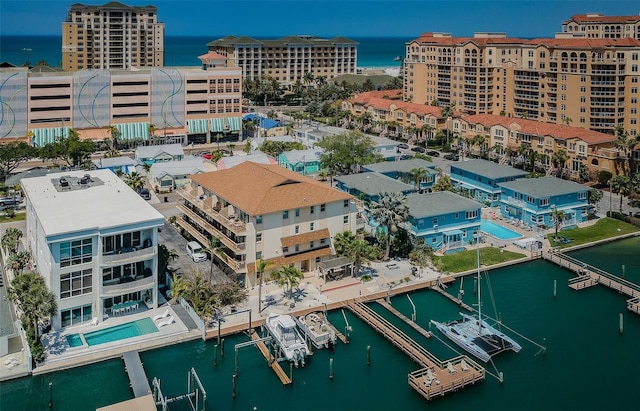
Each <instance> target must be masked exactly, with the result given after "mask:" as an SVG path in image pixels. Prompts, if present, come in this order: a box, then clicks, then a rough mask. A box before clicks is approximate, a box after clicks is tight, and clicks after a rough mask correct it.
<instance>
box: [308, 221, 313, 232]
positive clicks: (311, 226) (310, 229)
mask: <svg viewBox="0 0 640 411" xmlns="http://www.w3.org/2000/svg"><path fill="white" fill-rule="evenodd" d="M309 231H313V223H309Z"/></svg>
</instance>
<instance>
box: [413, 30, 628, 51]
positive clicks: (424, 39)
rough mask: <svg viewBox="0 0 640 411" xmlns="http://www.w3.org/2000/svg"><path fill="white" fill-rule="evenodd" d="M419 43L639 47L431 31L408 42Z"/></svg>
mask: <svg viewBox="0 0 640 411" xmlns="http://www.w3.org/2000/svg"><path fill="white" fill-rule="evenodd" d="M414 41H415V42H418V43H420V44H423V43H424V44H438V45H444V46H462V45H463V44H466V43H473V44H476V45H478V46H486V45H491V44H514V45H518V44H522V45H533V46H546V47H567V48H598V47H600V48H602V47H625V46H627V47H639V46H640V40H636V39H632V38H624V39H602V38H582V37H579V38H538V39H531V40H529V39H520V38H515V37H435V36H434V35H433V33H424V34H422V35H421V36H420V37H418V38H417V39H415V40H413V41H411V42H409V43H412V42H414Z"/></svg>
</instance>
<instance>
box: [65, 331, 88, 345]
mask: <svg viewBox="0 0 640 411" xmlns="http://www.w3.org/2000/svg"><path fill="white" fill-rule="evenodd" d="M67 342H68V343H69V347H72V348H73V347H81V346H82V345H83V344H84V343H83V342H82V338H81V337H80V334H71V335H67Z"/></svg>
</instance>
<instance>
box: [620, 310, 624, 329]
mask: <svg viewBox="0 0 640 411" xmlns="http://www.w3.org/2000/svg"><path fill="white" fill-rule="evenodd" d="M623 332H624V319H623V317H622V313H620V334H622V333H623Z"/></svg>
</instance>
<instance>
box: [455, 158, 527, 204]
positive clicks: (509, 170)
mask: <svg viewBox="0 0 640 411" xmlns="http://www.w3.org/2000/svg"><path fill="white" fill-rule="evenodd" d="M527 174H528V173H527V172H526V171H524V170H519V169H517V168H513V167H511V166H507V165H501V164H496V163H494V162H492V161H487V160H480V159H478V160H469V161H461V162H456V163H452V164H451V182H452V183H453V185H454V187H455V188H457V189H459V190H460V191H461V192H462V193H465V194H467V195H469V196H470V197H472V198H474V199H476V200H477V201H479V202H481V203H484V204H486V205H488V206H490V207H495V206H497V205H499V204H500V193H501V192H502V191H501V189H500V185H499V184H500V183H505V182H507V181H514V180H516V179H518V178H524V177H526V176H527Z"/></svg>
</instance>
